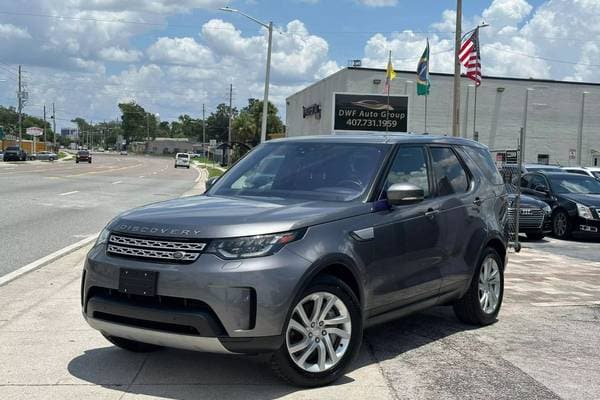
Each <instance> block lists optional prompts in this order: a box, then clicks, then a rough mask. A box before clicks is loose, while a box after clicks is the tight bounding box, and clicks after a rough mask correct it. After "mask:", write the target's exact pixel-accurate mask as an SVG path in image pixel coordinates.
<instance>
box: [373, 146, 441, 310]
mask: <svg viewBox="0 0 600 400" xmlns="http://www.w3.org/2000/svg"><path fill="white" fill-rule="evenodd" d="M430 165H431V164H430V162H429V157H428V152H427V148H426V147H425V146H422V145H401V146H399V147H398V149H397V153H396V155H395V158H394V160H393V162H392V165H391V167H390V170H389V172H388V173H387V176H386V179H385V183H384V187H383V191H382V193H381V196H380V198H381V199H385V190H386V189H387V188H388V187H390V186H391V185H392V184H394V183H411V184H414V185H416V186H418V187H420V188H422V189H423V190H424V192H425V200H423V201H422V202H420V203H417V204H411V205H402V206H395V207H392V208H390V209H387V210H383V211H379V212H378V213H377V214H378V215H377V217H378V218H377V220H378V222H377V223H376V224H375V226H374V233H375V235H374V237H375V241H374V247H373V254H374V255H375V260H374V262H373V264H372V265H371V266H370V269H369V275H370V278H371V288H372V293H373V302H372V306H373V309H372V310H371V311H370V315H371V316H374V315H377V314H380V313H383V312H385V311H389V310H392V309H395V308H399V307H402V306H405V305H408V304H411V303H415V302H418V301H421V300H425V299H433V301H435V299H437V295H438V293H439V288H440V284H441V273H440V265H441V264H443V263H444V259H443V255H442V250H441V243H442V242H443V240H444V239H443V237H442V234H441V231H440V223H439V218H438V216H437V213H438V211H437V210H438V208H439V202H438V200H437V199H436V198H435V197H434V196H433V190H432V181H431V167H430Z"/></svg>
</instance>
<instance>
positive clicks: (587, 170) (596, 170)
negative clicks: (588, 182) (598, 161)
mask: <svg viewBox="0 0 600 400" xmlns="http://www.w3.org/2000/svg"><path fill="white" fill-rule="evenodd" d="M563 170H565V171H567V172H570V173H572V174H579V175H587V176H591V177H592V178H596V179H600V167H563Z"/></svg>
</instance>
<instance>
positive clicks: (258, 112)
mask: <svg viewBox="0 0 600 400" xmlns="http://www.w3.org/2000/svg"><path fill="white" fill-rule="evenodd" d="M262 113H263V102H262V101H261V100H258V99H248V105H247V106H246V107H244V108H242V111H241V112H240V115H239V117H238V118H242V121H240V122H239V123H237V122H236V123H234V126H236V127H243V128H242V130H241V131H240V135H241V137H242V138H244V140H241V139H238V138H237V137H236V139H237V140H238V141H240V142H241V141H246V142H249V143H258V142H259V141H260V130H261V127H262ZM278 113H279V110H277V107H275V105H274V104H273V103H271V102H269V104H268V106H267V133H281V132H283V123H282V122H281V119H280V118H279V116H278V115H277V114H278ZM248 120H250V121H252V123H251V124H250V123H249V122H248ZM236 133H237V131H236Z"/></svg>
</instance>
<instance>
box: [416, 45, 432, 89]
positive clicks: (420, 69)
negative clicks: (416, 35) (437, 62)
mask: <svg viewBox="0 0 600 400" xmlns="http://www.w3.org/2000/svg"><path fill="white" fill-rule="evenodd" d="M430 87H431V82H430V81H429V39H427V47H425V51H424V52H423V55H422V56H421V59H420V60H419V64H418V65H417V95H419V96H428V95H429V88H430Z"/></svg>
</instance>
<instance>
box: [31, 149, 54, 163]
mask: <svg viewBox="0 0 600 400" xmlns="http://www.w3.org/2000/svg"><path fill="white" fill-rule="evenodd" d="M30 159H31V160H42V161H54V160H58V155H57V154H56V153H53V152H51V151H39V152H37V153H34V154H32V155H31V157H30Z"/></svg>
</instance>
